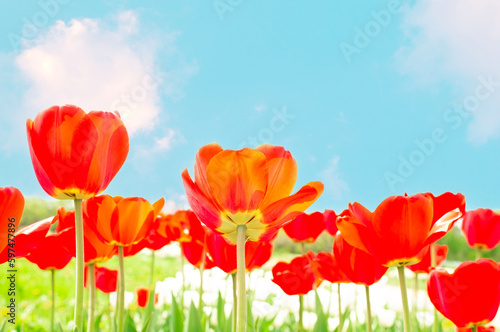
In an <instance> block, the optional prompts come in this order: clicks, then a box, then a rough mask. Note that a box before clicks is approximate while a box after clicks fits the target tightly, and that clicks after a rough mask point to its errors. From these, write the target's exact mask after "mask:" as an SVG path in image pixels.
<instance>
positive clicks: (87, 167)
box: [26, 105, 129, 199]
mask: <svg viewBox="0 0 500 332" xmlns="http://www.w3.org/2000/svg"><path fill="white" fill-rule="evenodd" d="M26 127H27V132H28V143H29V147H30V153H31V160H32V162H33V167H34V169H35V173H36V177H37V178H38V182H40V185H41V186H42V188H43V189H44V190H45V191H46V192H47V194H49V195H50V196H52V197H54V198H59V199H75V198H76V199H85V198H89V197H92V196H94V195H97V194H99V193H101V192H102V191H103V190H104V189H106V187H107V186H108V185H109V183H110V182H111V180H112V179H113V178H114V176H115V175H116V173H118V171H119V170H120V168H121V167H122V165H123V163H124V162H125V159H126V158H127V154H128V150H129V141H128V134H127V130H126V129H125V126H124V125H123V122H122V120H121V119H120V116H119V114H118V113H110V112H101V111H93V112H90V113H88V114H86V113H85V112H84V111H83V110H82V109H81V108H79V107H76V106H73V105H65V106H61V107H59V106H52V107H51V108H49V109H47V110H45V111H43V112H40V113H38V115H37V116H36V118H35V120H31V119H28V121H27V123H26Z"/></svg>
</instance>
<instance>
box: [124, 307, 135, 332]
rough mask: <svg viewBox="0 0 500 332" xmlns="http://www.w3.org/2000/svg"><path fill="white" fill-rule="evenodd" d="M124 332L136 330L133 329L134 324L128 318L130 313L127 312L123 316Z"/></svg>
mask: <svg viewBox="0 0 500 332" xmlns="http://www.w3.org/2000/svg"><path fill="white" fill-rule="evenodd" d="M124 331H125V332H137V329H136V328H135V322H134V320H133V319H132V317H131V316H130V313H129V312H128V311H126V314H125V328H124Z"/></svg>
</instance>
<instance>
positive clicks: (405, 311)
mask: <svg viewBox="0 0 500 332" xmlns="http://www.w3.org/2000/svg"><path fill="white" fill-rule="evenodd" d="M398 275H399V286H400V288H401V299H402V300H403V322H404V332H410V310H409V308H408V293H407V291H406V280H405V267H404V266H398Z"/></svg>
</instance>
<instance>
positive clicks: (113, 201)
mask: <svg viewBox="0 0 500 332" xmlns="http://www.w3.org/2000/svg"><path fill="white" fill-rule="evenodd" d="M164 203H165V200H164V199H163V198H161V199H160V200H158V201H157V202H155V203H154V204H151V203H149V202H148V201H147V200H145V199H144V198H141V197H127V198H122V197H118V196H117V197H111V196H109V195H101V196H97V197H92V198H90V199H87V200H85V201H84V203H83V213H84V220H85V222H86V224H87V226H88V227H89V228H90V229H92V230H93V231H94V232H95V234H96V235H97V237H99V239H100V240H101V241H102V242H104V243H105V244H108V245H111V246H114V245H119V246H123V247H127V246H130V245H133V244H136V243H139V242H140V241H141V240H142V239H144V237H145V236H146V235H147V234H148V232H149V230H150V228H151V225H152V224H153V222H154V221H155V219H156V216H157V215H158V214H159V213H160V210H161V209H162V208H163V204H164Z"/></svg>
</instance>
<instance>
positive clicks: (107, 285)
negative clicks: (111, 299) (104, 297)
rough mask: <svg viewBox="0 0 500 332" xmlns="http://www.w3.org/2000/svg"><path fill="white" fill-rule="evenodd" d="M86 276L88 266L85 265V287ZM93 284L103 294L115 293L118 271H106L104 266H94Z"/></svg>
mask: <svg viewBox="0 0 500 332" xmlns="http://www.w3.org/2000/svg"><path fill="white" fill-rule="evenodd" d="M87 274H88V265H87V264H85V279H84V284H85V287H87ZM94 275H95V284H96V288H97V289H99V290H101V291H102V292H103V293H106V294H108V293H112V292H116V285H117V283H118V270H112V269H108V268H106V267H104V266H97V265H95V266H94Z"/></svg>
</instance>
